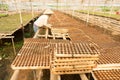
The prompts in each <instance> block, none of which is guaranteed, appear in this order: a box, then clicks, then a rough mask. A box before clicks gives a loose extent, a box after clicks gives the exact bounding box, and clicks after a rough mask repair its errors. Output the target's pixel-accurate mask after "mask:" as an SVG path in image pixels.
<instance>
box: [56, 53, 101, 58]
mask: <svg viewBox="0 0 120 80" xmlns="http://www.w3.org/2000/svg"><path fill="white" fill-rule="evenodd" d="M55 56H56V57H73V55H71V54H55ZM98 56H99V55H91V54H74V57H91V58H92V57H94V58H96V57H98Z"/></svg>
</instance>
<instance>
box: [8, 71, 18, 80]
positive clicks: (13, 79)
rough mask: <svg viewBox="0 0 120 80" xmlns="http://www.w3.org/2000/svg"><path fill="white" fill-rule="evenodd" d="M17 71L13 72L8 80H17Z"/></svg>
mask: <svg viewBox="0 0 120 80" xmlns="http://www.w3.org/2000/svg"><path fill="white" fill-rule="evenodd" d="M18 74H19V70H15V71H14V73H13V75H12V77H11V79H10V80H17V77H18Z"/></svg>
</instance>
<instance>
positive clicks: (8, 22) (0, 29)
mask: <svg viewBox="0 0 120 80" xmlns="http://www.w3.org/2000/svg"><path fill="white" fill-rule="evenodd" d="M22 18H23V25H25V24H26V23H27V22H29V21H30V20H31V19H32V15H31V13H22ZM20 27H21V24H20V17H19V14H14V15H9V16H7V17H2V18H0V33H5V34H12V33H13V32H14V31H15V30H16V29H18V28H20Z"/></svg>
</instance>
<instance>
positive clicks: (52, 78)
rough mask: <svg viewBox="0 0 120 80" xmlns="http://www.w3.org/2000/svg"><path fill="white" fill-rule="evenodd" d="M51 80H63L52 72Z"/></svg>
mask: <svg viewBox="0 0 120 80" xmlns="http://www.w3.org/2000/svg"><path fill="white" fill-rule="evenodd" d="M50 80H61V78H60V75H56V74H53V73H52V72H51V74H50Z"/></svg>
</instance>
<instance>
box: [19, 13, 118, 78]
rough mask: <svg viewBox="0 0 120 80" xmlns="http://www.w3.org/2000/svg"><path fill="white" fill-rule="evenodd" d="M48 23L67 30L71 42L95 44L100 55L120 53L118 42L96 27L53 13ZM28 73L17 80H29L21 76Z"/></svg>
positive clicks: (23, 72) (22, 73)
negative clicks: (78, 41)
mask: <svg viewBox="0 0 120 80" xmlns="http://www.w3.org/2000/svg"><path fill="white" fill-rule="evenodd" d="M49 23H51V24H52V25H53V27H55V28H66V29H68V30H69V33H70V37H71V38H72V39H71V40H73V41H77V40H80V41H88V42H89V41H90V42H94V43H96V44H97V45H98V46H99V48H100V52H101V54H106V53H111V54H116V53H120V40H118V41H116V40H114V39H113V37H111V36H110V35H108V34H106V33H104V31H101V30H99V29H98V28H97V27H92V26H89V25H86V23H85V22H83V21H80V20H76V19H74V18H72V17H70V16H67V15H65V14H63V13H60V12H58V11H55V13H54V14H53V15H52V16H51V17H50V19H49ZM101 61H103V60H99V61H98V63H99V62H101ZM119 62H120V61H119ZM28 73H29V74H31V72H30V71H27V72H26V71H22V72H21V74H20V75H19V80H31V79H28V77H27V78H26V77H24V76H22V75H26V74H27V76H29V74H28ZM48 73H49V71H48ZM44 75H45V74H44ZM75 76H76V75H75ZM75 76H73V77H75ZM29 77H30V76H29ZM46 77H47V78H46ZM62 78H64V79H62V80H76V79H75V78H70V79H66V78H65V77H64V76H62ZM42 80H49V77H48V76H44V77H43V78H42Z"/></svg>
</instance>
